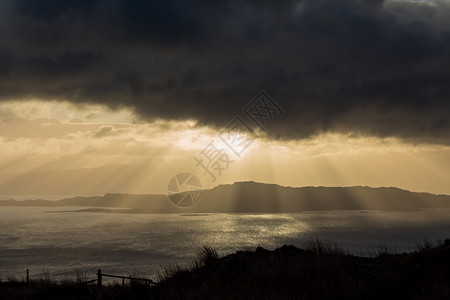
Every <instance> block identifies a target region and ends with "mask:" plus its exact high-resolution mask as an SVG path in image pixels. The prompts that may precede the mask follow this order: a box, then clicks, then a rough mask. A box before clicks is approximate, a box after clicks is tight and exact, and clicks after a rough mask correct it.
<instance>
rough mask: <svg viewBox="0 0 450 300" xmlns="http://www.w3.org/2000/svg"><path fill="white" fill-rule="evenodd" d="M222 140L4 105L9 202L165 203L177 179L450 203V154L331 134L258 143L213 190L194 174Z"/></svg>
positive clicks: (179, 125) (92, 114) (55, 109)
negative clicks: (436, 196)
mask: <svg viewBox="0 0 450 300" xmlns="http://www.w3.org/2000/svg"><path fill="white" fill-rule="evenodd" d="M218 134H219V132H217V131H216V130H213V129H211V128H209V127H200V126H197V123H196V121H195V120H184V121H168V120H161V119H156V120H152V121H148V122H143V121H141V120H138V119H136V118H135V115H134V112H133V111H132V110H131V109H128V108H122V109H118V110H110V109H107V108H106V107H103V106H100V105H83V106H75V105H73V104H70V103H67V102H45V101H29V102H6V103H1V104H0V144H1V147H0V190H1V191H2V193H3V194H17V193H18V191H22V193H24V194H103V193H106V192H128V193H165V192H166V191H165V189H166V186H167V183H168V181H169V180H170V178H171V177H172V176H173V175H175V174H177V173H179V172H191V173H194V174H196V175H197V176H198V177H199V178H200V179H201V181H202V182H203V184H204V187H206V188H210V187H213V186H215V185H217V184H223V183H233V182H235V181H248V180H253V181H258V182H266V183H277V184H281V185H287V186H319V185H322V186H351V185H368V186H396V187H399V188H404V189H408V190H412V191H427V192H433V193H446V194H450V185H449V184H448V183H449V182H450V171H449V170H450V147H448V146H443V145H427V144H420V145H412V144H408V143H404V142H402V141H401V140H398V139H395V138H386V139H381V138H377V137H365V136H358V135H355V134H348V135H343V134H331V133H330V134H326V135H321V136H316V137H313V138H311V139H308V140H300V141H274V140H269V139H266V138H261V137H260V138H258V139H257V140H255V142H254V143H253V144H252V145H251V146H250V147H249V148H248V149H247V150H246V152H245V153H244V155H243V156H242V157H240V158H238V157H235V156H233V155H232V154H230V158H231V159H233V160H234V162H233V163H231V164H230V169H229V170H226V171H224V172H223V174H222V176H221V177H219V178H218V180H217V181H216V182H214V183H213V182H211V180H210V178H209V177H205V176H203V172H202V170H201V169H200V168H198V167H196V166H195V161H194V159H193V157H194V155H198V154H199V152H200V151H202V149H204V148H205V147H206V146H207V145H208V143H209V142H210V141H213V140H217V135H218Z"/></svg>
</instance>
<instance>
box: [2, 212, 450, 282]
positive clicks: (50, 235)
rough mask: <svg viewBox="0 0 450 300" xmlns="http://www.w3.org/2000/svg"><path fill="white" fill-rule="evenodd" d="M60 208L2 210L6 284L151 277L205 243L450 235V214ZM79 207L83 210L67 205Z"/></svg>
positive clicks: (406, 242)
mask: <svg viewBox="0 0 450 300" xmlns="http://www.w3.org/2000/svg"><path fill="white" fill-rule="evenodd" d="M60 209H61V208H30V207H26V208H24V207H2V208H1V209H0V228H1V231H0V266H1V268H0V279H1V278H6V277H7V276H9V275H18V276H21V275H23V274H24V271H25V269H26V268H30V270H31V273H32V274H33V275H34V276H39V275H40V274H43V273H44V272H49V273H50V274H51V275H54V276H56V277H59V278H61V276H64V275H67V274H69V275H70V274H73V272H75V271H81V272H86V273H87V274H91V275H93V274H95V272H96V270H97V269H98V268H102V269H104V270H105V271H108V272H110V273H118V274H131V273H135V274H142V275H146V276H153V275H155V273H156V272H157V271H158V270H159V269H160V267H161V266H165V265H168V264H173V263H181V264H183V263H187V262H188V261H189V260H191V259H193V258H194V256H195V253H196V250H197V249H198V248H199V247H200V246H202V245H211V246H213V247H214V248H216V249H217V250H218V252H219V254H221V255H226V254H230V253H233V252H235V251H236V250H246V249H248V248H252V247H256V246H262V247H265V248H268V249H274V248H277V247H280V246H282V245H284V244H292V245H296V246H299V247H300V246H302V244H303V243H304V242H305V241H307V240H309V239H311V238H319V239H324V240H330V241H336V242H338V243H339V244H340V245H342V246H343V247H345V248H346V249H348V250H350V251H352V252H353V253H355V254H363V253H365V251H366V250H367V249H368V248H370V247H373V246H374V245H379V244H387V245H389V246H391V248H392V250H394V251H414V250H415V246H416V243H418V242H420V241H421V240H422V239H423V238H424V237H431V238H441V239H443V238H446V237H449V236H450V210H423V211H419V212H396V213H386V212H349V211H340V212H310V213H303V214H252V215H248V214H186V215H143V214H140V215H131V214H104V213H75V212H58V210H60ZM75 209H80V207H76V208H75V207H72V208H69V207H65V208H64V210H75ZM49 211H53V212H49Z"/></svg>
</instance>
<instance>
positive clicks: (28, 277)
mask: <svg viewBox="0 0 450 300" xmlns="http://www.w3.org/2000/svg"><path fill="white" fill-rule="evenodd" d="M29 283H30V270H29V269H27V285H28V284H29Z"/></svg>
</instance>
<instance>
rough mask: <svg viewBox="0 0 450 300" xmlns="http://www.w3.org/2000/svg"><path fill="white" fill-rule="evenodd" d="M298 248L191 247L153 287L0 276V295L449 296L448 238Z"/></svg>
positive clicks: (317, 243) (316, 244)
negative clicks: (358, 249) (394, 247)
mask: <svg viewBox="0 0 450 300" xmlns="http://www.w3.org/2000/svg"><path fill="white" fill-rule="evenodd" d="M302 248H303V249H299V248H296V247H294V246H283V247H281V248H278V249H276V250H274V251H269V250H265V249H263V248H256V249H253V250H248V251H238V252H236V253H234V254H231V255H227V256H224V257H219V255H218V254H217V253H216V251H215V250H214V249H213V248H211V247H203V248H201V249H200V250H199V253H198V255H197V259H196V260H194V261H192V262H190V263H187V264H186V265H185V266H172V267H170V268H165V269H163V270H162V271H161V272H160V274H159V276H158V278H157V281H158V284H157V285H156V286H148V285H145V284H143V283H141V282H137V281H136V282H127V283H126V284H125V286H124V287H122V285H121V283H113V284H108V285H105V286H104V287H102V288H101V289H99V288H97V286H96V284H95V283H93V284H84V282H85V281H86V278H83V277H82V276H78V277H74V278H72V279H67V280H64V281H58V282H56V281H52V280H51V279H50V278H49V277H47V278H42V279H39V280H35V281H31V282H30V283H29V285H26V284H25V283H24V281H23V280H20V279H13V278H10V279H9V280H7V281H6V282H1V283H0V299H450V239H447V240H445V241H444V242H430V241H427V240H426V241H424V242H423V244H421V245H418V247H417V250H416V251H415V252H413V253H404V254H391V253H389V252H388V247H386V246H381V247H375V248H373V249H368V250H367V257H357V256H353V255H351V254H349V253H347V252H346V251H345V250H344V249H341V248H340V247H338V245H336V244H333V243H328V242H322V241H317V240H312V241H310V242H309V243H307V244H305V245H304V246H303V247H302Z"/></svg>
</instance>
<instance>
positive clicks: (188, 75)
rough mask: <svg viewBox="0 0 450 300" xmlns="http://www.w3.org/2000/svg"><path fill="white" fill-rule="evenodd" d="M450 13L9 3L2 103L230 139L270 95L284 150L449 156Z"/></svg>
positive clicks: (312, 0) (310, 0)
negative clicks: (54, 106)
mask: <svg viewBox="0 0 450 300" xmlns="http://www.w3.org/2000/svg"><path fill="white" fill-rule="evenodd" d="M449 17H450V4H449V3H448V2H447V1H443V0H441V1H438V0H436V1H427V2H424V1H422V2H418V1H384V2H383V1H380V0H298V1H269V0H264V1H256V0H240V1H237V0H235V1H234V0H230V1H220V0H218V1H210V0H193V1H176V0H165V1H143V0H126V1H125V0H97V1H87V0H73V1H69V0H67V1H59V0H45V1H42V0H39V1H38V0H4V1H2V2H0V99H2V100H7V99H26V98H30V97H32V98H36V97H37V98H43V99H64V100H70V101H73V102H80V103H81V102H94V103H105V104H108V105H110V106H112V107H120V106H122V105H126V106H133V107H134V108H135V109H136V111H137V112H138V114H139V115H140V116H142V117H143V118H152V117H162V118H169V119H182V118H196V119H198V120H200V122H201V123H202V124H210V125H214V126H223V125H224V124H226V123H228V121H230V120H231V119H232V117H233V116H234V115H236V114H237V113H239V112H240V110H241V108H242V107H243V106H244V105H245V104H246V103H247V102H248V101H249V100H251V99H252V98H253V96H254V95H255V94H256V93H257V92H258V91H259V90H261V89H264V90H266V91H267V92H269V93H270V94H271V95H272V97H273V98H274V99H276V100H277V101H278V103H279V104H280V105H281V106H282V107H283V108H284V110H285V111H286V115H285V117H284V119H282V120H278V121H276V122H273V123H272V124H271V126H269V128H268V130H269V133H270V134H271V135H272V136H273V137H281V138H294V139H297V138H303V137H308V136H310V135H313V134H317V133H321V132H327V131H339V132H346V133H347V132H353V133H361V134H368V135H376V136H397V137H401V138H405V139H409V140H411V141H415V142H423V141H427V142H433V143H445V144H449V143H450V134H449V133H450V121H449V120H450V88H449V86H450V85H449V83H450V29H449V28H450V18H449Z"/></svg>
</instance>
